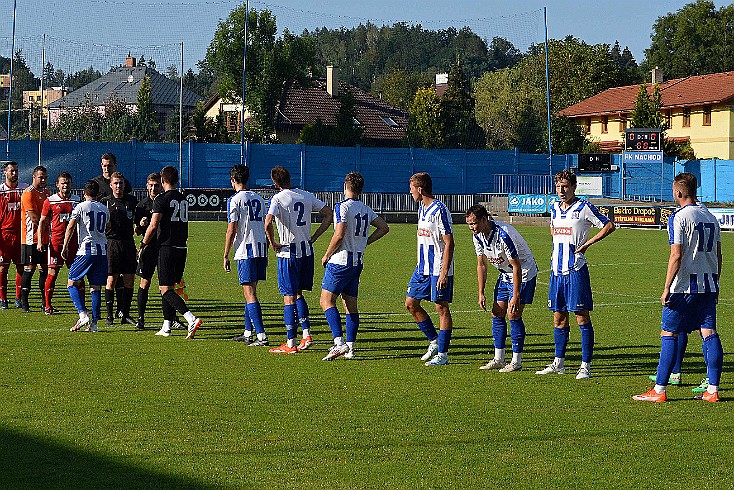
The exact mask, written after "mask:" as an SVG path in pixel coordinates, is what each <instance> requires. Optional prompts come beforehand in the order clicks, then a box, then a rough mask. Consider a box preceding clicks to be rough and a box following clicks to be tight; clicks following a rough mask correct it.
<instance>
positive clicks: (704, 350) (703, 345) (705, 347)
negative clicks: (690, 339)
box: [699, 332, 709, 363]
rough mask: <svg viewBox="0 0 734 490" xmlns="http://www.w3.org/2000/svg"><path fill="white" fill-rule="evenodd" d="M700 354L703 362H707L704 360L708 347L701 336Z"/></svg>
mask: <svg viewBox="0 0 734 490" xmlns="http://www.w3.org/2000/svg"><path fill="white" fill-rule="evenodd" d="M699 333H700V332H699ZM701 353H702V354H703V362H704V363H706V362H708V361H707V360H706V358H707V357H708V353H709V346H708V344H707V343H706V342H704V341H703V335H701Z"/></svg>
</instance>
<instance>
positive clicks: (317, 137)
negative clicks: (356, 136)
mask: <svg viewBox="0 0 734 490" xmlns="http://www.w3.org/2000/svg"><path fill="white" fill-rule="evenodd" d="M331 133H332V129H331V128H329V127H328V126H326V125H324V123H323V122H322V121H321V118H320V117H318V118H316V121H315V122H313V123H309V124H306V125H305V126H304V127H303V129H301V133H300V134H299V136H298V140H297V141H296V143H298V144H304V145H312V146H329V145H330V144H331Z"/></svg>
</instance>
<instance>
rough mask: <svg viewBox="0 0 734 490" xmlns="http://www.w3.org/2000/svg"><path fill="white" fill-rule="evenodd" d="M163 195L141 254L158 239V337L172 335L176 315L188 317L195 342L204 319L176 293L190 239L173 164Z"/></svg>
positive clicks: (164, 174) (156, 201)
mask: <svg viewBox="0 0 734 490" xmlns="http://www.w3.org/2000/svg"><path fill="white" fill-rule="evenodd" d="M161 183H162V184H163V190H164V192H163V194H159V195H158V196H156V198H155V199H154V200H153V215H152V217H151V221H150V226H148V230H147V231H146V232H145V237H144V238H143V241H142V242H140V254H141V255H143V254H145V253H146V251H145V249H146V248H147V247H148V245H149V244H150V243H151V242H152V238H153V235H154V234H156V233H157V237H158V284H159V285H160V290H161V295H162V296H163V299H162V301H161V306H162V307H163V327H161V329H160V330H159V331H158V332H156V335H160V336H163V337H168V336H170V335H171V326H172V325H171V324H172V322H173V320H174V319H175V316H176V312H177V311H178V312H179V313H180V314H182V315H183V316H184V318H185V319H186V321H187V322H188V335H186V338H187V339H193V338H194V336H195V335H196V331H197V330H198V329H199V327H200V326H201V320H200V319H199V318H197V317H196V316H194V314H193V313H191V311H189V308H188V307H187V306H186V303H185V302H184V300H183V298H181V296H179V295H178V294H176V290H175V285H176V284H177V283H179V282H181V279H182V278H183V274H184V268H185V267H186V241H187V240H188V238H189V203H188V201H187V200H186V198H185V197H184V195H183V194H182V193H181V192H180V191H179V190H178V189H176V185H177V184H178V170H176V168H175V167H172V166H170V165H168V166H166V167H163V170H161Z"/></svg>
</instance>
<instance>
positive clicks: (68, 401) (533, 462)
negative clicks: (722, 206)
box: [0, 223, 734, 489]
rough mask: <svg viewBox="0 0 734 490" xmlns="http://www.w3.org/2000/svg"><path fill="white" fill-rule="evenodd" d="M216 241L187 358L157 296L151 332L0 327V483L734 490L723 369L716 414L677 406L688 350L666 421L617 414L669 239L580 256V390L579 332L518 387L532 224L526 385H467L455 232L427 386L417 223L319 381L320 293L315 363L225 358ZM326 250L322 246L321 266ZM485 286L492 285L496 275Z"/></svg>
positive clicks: (653, 234) (639, 386) (192, 267)
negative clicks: (443, 339)
mask: <svg viewBox="0 0 734 490" xmlns="http://www.w3.org/2000/svg"><path fill="white" fill-rule="evenodd" d="M225 228H226V225H225V224H224V223H193V224H192V225H191V235H192V236H191V239H190V241H189V261H188V266H187V273H186V280H187V292H188V294H189V295H190V296H191V300H190V302H189V304H190V307H191V308H192V310H193V311H194V312H195V313H197V314H198V315H200V316H201V317H202V318H203V319H204V321H205V323H204V326H203V327H202V329H201V330H200V331H199V334H198V335H197V337H196V339H195V340H193V341H185V340H184V335H185V333H184V332H183V331H174V336H172V337H170V338H161V337H157V336H154V335H153V333H154V330H152V328H155V325H157V324H158V322H159V321H160V313H159V306H158V300H157V299H155V300H153V301H151V308H152V309H153V310H154V311H155V314H154V315H152V316H151V318H150V319H149V320H148V323H149V325H150V328H151V330H149V331H145V332H135V331H133V330H132V328H131V327H120V326H115V327H114V328H105V327H104V325H102V326H101V328H100V332H99V333H97V334H84V333H73V334H72V333H70V332H69V331H68V330H69V327H70V326H71V325H73V324H74V322H75V318H76V315H75V314H74V313H72V308H71V305H70V302H69V301H68V295H67V294H66V292H65V291H64V289H63V287H62V288H61V290H60V291H59V290H58V289H57V298H58V300H57V302H56V305H57V307H59V308H61V309H62V310H63V312H62V313H63V314H61V315H55V316H53V317H46V316H44V315H43V314H42V313H31V314H25V315H22V314H21V313H20V312H19V310H15V309H13V308H11V309H10V310H7V311H1V312H0V368H1V369H2V372H1V373H0V380H1V381H0V400H1V402H0V448H2V449H1V450H0V457H2V460H3V461H5V463H4V464H3V469H2V470H0V487H2V488H18V487H20V488H36V487H54V488H58V487H66V488H90V487H96V488H99V487H108V488H109V487H124V488H141V487H150V488H305V489H308V488H368V487H371V488H405V489H414V488H499V487H505V488H521V487H523V488H541V487H545V488H591V487H599V488H612V487H616V488H633V487H634V488H656V487H657V488H691V487H704V486H711V487H714V486H716V487H731V486H732V485H734V484H733V483H732V482H734V466H733V465H732V462H733V461H734V446H732V445H731V442H730V438H731V436H730V435H731V433H732V430H733V429H734V414H732V412H733V411H734V410H733V407H734V405H731V404H730V403H727V398H728V397H727V395H728V393H729V391H728V389H729V385H728V383H727V380H728V379H729V373H731V372H732V368H734V365H733V364H734V363H733V358H732V356H731V355H730V354H727V356H726V357H725V359H724V383H723V386H722V395H723V397H724V403H720V404H709V403H705V402H700V401H694V400H692V393H691V389H690V388H691V387H692V386H695V385H697V384H698V382H699V381H700V379H701V378H702V377H703V376H704V372H705V370H704V366H703V360H702V356H701V352H700V345H701V344H700V340H699V339H697V338H695V337H691V341H690V342H689V346H688V352H689V354H688V357H687V358H686V361H685V363H684V374H683V383H684V386H681V387H671V388H670V389H669V400H670V401H669V402H668V403H664V404H651V403H641V402H634V401H632V399H631V396H632V395H633V394H636V393H640V392H642V391H645V390H647V389H648V388H649V386H650V385H651V382H649V381H648V379H647V375H648V374H651V373H654V371H655V368H656V365H657V353H658V349H659V343H660V341H659V325H660V308H661V307H660V304H659V297H660V292H661V287H662V282H663V279H664V274H665V267H666V264H667V254H668V245H667V235H666V233H665V231H658V230H631V229H622V230H618V231H617V232H616V233H614V234H613V235H611V236H610V237H609V238H608V239H607V240H605V241H603V242H601V243H600V244H598V245H596V246H594V247H592V248H591V249H590V251H589V252H588V254H587V257H588V258H589V261H590V263H591V267H590V271H591V279H592V285H593V288H594V295H595V296H594V298H595V302H596V309H595V310H594V312H593V314H592V319H593V322H594V326H595V331H596V350H595V360H594V364H593V374H594V377H593V378H591V379H589V380H581V381H577V380H576V379H574V378H575V376H574V374H575V370H576V368H577V367H578V364H579V362H580V345H579V332H578V328H576V326H575V325H574V324H572V329H571V343H570V345H569V354H568V359H567V366H568V369H569V374H566V375H565V376H536V375H535V374H534V372H535V370H536V369H540V368H542V367H543V366H545V364H547V363H548V362H549V361H550V360H552V356H553V337H552V321H551V315H550V314H549V312H548V311H547V310H546V304H545V303H546V301H545V296H546V292H547V290H546V288H547V264H548V261H549V254H550V236H549V232H548V229H547V228H546V227H525V228H520V231H521V233H523V235H524V236H525V237H526V239H527V241H528V242H529V244H530V247H531V249H532V250H533V252H534V253H535V256H536V259H537V261H538V264H539V266H540V268H541V270H542V272H541V275H540V277H539V283H538V285H539V288H538V292H537V294H536V299H535V303H534V304H533V305H531V306H529V307H528V308H527V309H526V310H525V316H524V319H525V323H526V325H527V330H528V337H527V340H526V344H525V345H526V350H525V354H524V359H523V360H524V363H523V365H524V370H523V371H521V372H519V373H510V374H500V373H497V372H485V371H480V370H478V369H477V368H478V367H479V366H480V365H481V364H483V363H484V362H486V361H487V360H488V355H487V351H488V350H489V349H490V347H491V339H490V334H491V326H490V316H489V314H488V313H482V312H480V311H479V309H478V306H477V304H476V272H475V265H476V258H475V256H474V252H473V247H472V245H471V239H470V233H469V231H468V229H467V227H466V225H463V224H459V225H457V228H456V240H457V246H456V264H455V269H456V272H455V274H456V287H455V292H454V303H453V305H452V310H453V312H454V313H453V317H454V324H455V330H454V336H453V340H452V343H451V349H450V352H449V359H450V364H449V365H448V366H444V367H438V368H435V367H434V368H428V367H424V366H423V363H422V362H420V360H419V359H418V358H419V356H420V355H421V354H423V352H424V351H425V347H426V340H425V338H424V337H423V336H422V334H421V333H420V332H419V331H418V329H417V328H416V326H415V324H414V323H413V322H412V321H411V318H410V317H409V315H408V313H407V312H406V311H405V310H404V306H403V301H404V297H405V286H406V284H407V280H408V277H409V276H410V273H411V272H412V270H413V268H414V266H415V226H414V225H392V226H391V232H390V234H389V235H388V236H387V237H386V238H384V239H383V240H381V241H379V242H377V243H375V244H374V245H372V246H371V247H370V248H369V249H368V251H367V259H366V267H365V271H364V273H363V275H362V282H361V292H360V293H361V294H360V307H361V310H362V315H361V318H362V325H361V329H360V335H359V338H358V342H357V344H356V352H357V358H356V359H355V360H354V361H345V360H338V361H335V362H331V363H328V362H322V361H321V357H323V356H324V355H325V353H326V351H327V349H328V348H329V346H330V344H331V334H330V333H329V331H328V327H327V326H326V323H325V321H324V319H323V314H322V313H321V311H320V309H319V306H318V293H319V291H314V292H313V293H311V294H309V295H308V296H307V300H308V302H309V305H310V307H311V318H312V324H313V330H314V331H315V334H314V335H315V339H316V344H315V345H314V347H313V348H312V350H309V351H306V352H303V353H299V354H297V355H291V356H276V355H272V354H269V353H268V352H267V349H265V348H255V347H247V346H245V345H243V344H241V343H237V342H232V341H231V340H229V339H230V338H231V337H232V336H234V335H238V334H240V333H241V332H242V326H241V323H242V320H241V314H242V292H241V288H240V287H239V286H238V284H237V278H236V275H235V274H234V273H232V274H225V273H224V272H223V270H222V265H221V263H222V259H221V255H222V254H221V250H222V242H223V238H224V230H225ZM327 241H328V237H324V238H322V240H321V241H319V242H318V243H317V256H318V257H320V256H321V255H320V253H323V250H324V249H325V247H326V244H327ZM723 250H724V264H725V265H724V271H723V291H722V294H721V300H720V306H719V321H718V323H719V326H720V330H721V332H722V338H723V343H724V349H725V351H727V350H729V348H730V345H731V343H730V342H731V341H730V340H729V336H728V332H729V330H730V325H731V324H732V316H733V314H732V310H731V307H732V305H733V304H734V288H732V287H731V286H730V284H731V283H730V282H729V281H730V280H729V278H730V277H734V266H732V262H729V261H727V257H731V256H732V254H734V235H732V234H728V233H727V234H724V236H723ZM65 274H66V273H65V272H64V273H63V275H62V278H65ZM268 274H269V279H268V280H267V281H266V282H265V283H261V284H260V288H259V293H260V299H261V302H262V303H263V311H264V315H265V320H266V327H267V329H268V333H269V336H270V339H271V344H274V343H279V342H280V341H282V340H283V338H284V336H285V332H284V329H283V327H282V306H281V298H280V297H279V296H278V295H277V286H276V281H275V261H274V260H272V259H271V263H270V267H269V271H268ZM490 276H491V277H492V278H494V277H496V276H495V275H494V272H493V270H492V271H490ZM320 280H321V271H317V277H316V282H317V284H320ZM493 281H494V279H491V280H490V281H489V283H490V284H494V283H493ZM60 282H61V281H60ZM34 296H35V293H34ZM151 296H152V297H153V295H151ZM36 303H37V300H36ZM429 306H430V305H429ZM36 311H37V310H36ZM434 319H435V315H434Z"/></svg>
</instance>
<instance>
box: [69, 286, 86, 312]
mask: <svg viewBox="0 0 734 490" xmlns="http://www.w3.org/2000/svg"><path fill="white" fill-rule="evenodd" d="M66 289H68V290H69V296H71V302H72V303H74V306H75V307H76V311H78V312H79V313H81V312H82V311H84V310H86V308H85V307H84V303H82V295H81V293H80V292H79V289H77V287H76V286H69V287H67V288H66Z"/></svg>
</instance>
